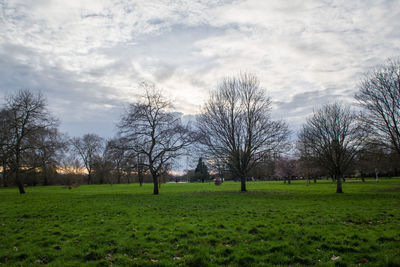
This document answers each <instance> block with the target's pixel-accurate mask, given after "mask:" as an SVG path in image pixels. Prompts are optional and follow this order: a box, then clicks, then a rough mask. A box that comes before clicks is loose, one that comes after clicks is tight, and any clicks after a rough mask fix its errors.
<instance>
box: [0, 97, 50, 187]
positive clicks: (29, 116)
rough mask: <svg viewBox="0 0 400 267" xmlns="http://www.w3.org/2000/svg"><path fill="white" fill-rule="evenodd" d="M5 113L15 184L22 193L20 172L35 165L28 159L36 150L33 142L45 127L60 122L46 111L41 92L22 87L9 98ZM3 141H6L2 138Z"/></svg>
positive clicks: (8, 149) (9, 161)
mask: <svg viewBox="0 0 400 267" xmlns="http://www.w3.org/2000/svg"><path fill="white" fill-rule="evenodd" d="M3 110H4V111H3V112H4V113H5V114H6V116H5V117H4V120H2V125H1V128H3V129H4V127H6V128H7V134H8V135H9V136H8V138H7V141H6V142H7V143H6V144H5V147H7V151H8V153H9V154H8V156H9V158H8V164H9V168H10V170H11V172H12V173H13V174H14V177H15V183H16V184H17V186H18V189H19V192H20V193H21V194H23V193H25V189H24V181H23V178H22V175H21V173H22V172H26V171H29V170H31V169H32V167H33V168H34V167H35V166H31V165H30V164H29V162H28V160H27V159H28V158H29V157H28V155H29V152H31V151H33V150H34V149H36V147H35V144H36V142H33V140H35V139H36V138H37V136H38V135H39V134H40V133H41V132H43V131H45V130H46V129H50V128H53V127H55V126H56V125H57V121H56V120H55V119H54V118H53V117H52V116H51V115H50V113H49V111H48V110H47V104H46V100H45V98H44V97H43V96H42V94H40V93H38V94H36V95H35V94H33V93H32V92H31V91H29V90H20V91H18V92H17V93H16V94H15V95H12V96H10V97H8V99H7V100H6V104H5V106H4V108H3ZM3 141H4V140H3Z"/></svg>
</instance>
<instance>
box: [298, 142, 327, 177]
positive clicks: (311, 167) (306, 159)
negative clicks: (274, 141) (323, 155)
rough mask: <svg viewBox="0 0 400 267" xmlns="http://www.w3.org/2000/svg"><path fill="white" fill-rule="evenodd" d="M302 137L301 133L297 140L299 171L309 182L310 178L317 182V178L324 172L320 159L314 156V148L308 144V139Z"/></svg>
mask: <svg viewBox="0 0 400 267" xmlns="http://www.w3.org/2000/svg"><path fill="white" fill-rule="evenodd" d="M301 138H304V136H301V135H299V139H298V141H297V142H296V154H297V157H298V160H297V172H298V174H299V175H300V176H303V177H304V178H305V179H307V184H308V183H309V180H310V179H313V180H314V183H317V178H318V177H320V176H322V174H323V173H322V171H321V168H320V166H319V164H318V163H319V162H318V159H317V158H315V157H314V154H313V150H312V148H311V147H310V146H308V144H307V142H306V140H303V139H301Z"/></svg>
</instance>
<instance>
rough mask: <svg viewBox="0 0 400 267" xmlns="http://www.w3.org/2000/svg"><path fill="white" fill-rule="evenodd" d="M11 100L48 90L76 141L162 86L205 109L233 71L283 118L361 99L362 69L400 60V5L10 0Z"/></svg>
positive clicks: (3, 65) (295, 122) (0, 41)
mask: <svg viewBox="0 0 400 267" xmlns="http://www.w3.org/2000/svg"><path fill="white" fill-rule="evenodd" d="M0 9H1V13H0V96H1V97H3V96H4V95H6V94H10V93H12V92H14V91H16V90H18V89H21V88H31V89H33V90H41V91H42V92H43V93H44V94H45V95H46V96H47V98H48V102H49V106H50V108H51V109H52V110H53V112H54V113H55V115H56V116H58V117H59V118H60V120H61V121H62V125H61V128H62V130H64V131H67V132H69V133H70V135H82V134H84V133H87V132H97V133H99V134H100V135H103V136H105V137H110V136H112V135H113V133H114V132H115V129H114V124H115V122H116V121H118V119H119V115H120V113H121V112H122V110H123V108H124V106H126V105H127V104H128V103H129V102H131V101H134V100H135V99H136V97H137V95H138V94H140V87H139V86H138V84H139V83H140V82H142V81H151V82H154V83H155V84H156V85H157V86H158V87H160V88H163V89H164V90H165V91H166V93H167V95H168V96H170V97H171V99H172V100H173V102H174V105H175V107H176V109H177V110H178V111H179V112H182V113H183V114H187V115H188V114H196V113H198V112H200V108H201V106H202V104H203V103H204V101H206V99H207V97H208V93H209V91H210V90H211V89H213V88H215V87H216V86H217V85H218V83H219V81H220V80H221V79H222V78H223V77H226V76H231V75H237V74H238V73H240V72H241V71H250V72H254V73H255V74H256V75H257V76H258V77H259V78H260V80H261V84H262V86H263V87H264V88H266V89H267V92H268V94H269V95H270V96H271V97H272V99H273V101H274V102H273V107H274V110H273V116H274V117H276V118H279V119H284V120H286V121H287V122H289V124H290V126H291V127H292V128H293V129H297V128H298V127H299V126H300V125H301V123H302V122H303V121H304V119H305V117H306V116H308V115H309V114H310V113H311V112H312V110H313V108H314V107H316V106H318V105H321V104H323V103H326V102H329V101H335V100H341V101H346V102H352V97H353V95H354V93H355V91H356V87H357V84H358V82H359V80H360V78H361V77H362V74H363V73H364V72H366V71H367V70H368V69H370V68H371V67H374V66H375V65H377V64H380V63H382V62H384V61H385V59H386V58H388V57H397V56H399V55H400V53H399V52H400V31H399V30H398V29H399V27H400V20H399V19H398V17H399V15H400V2H399V1H373V2H371V1H334V2H326V1H244V0H243V1H242V0H238V1H233V0H232V1H211V0H210V1H166V0H158V1H111V0H110V1H99V0H92V1H73V0H71V1H50V0H48V1H46V0H41V1H25V0H24V1H22V0H21V1H2V2H0Z"/></svg>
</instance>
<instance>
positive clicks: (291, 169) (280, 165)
mask: <svg viewBox="0 0 400 267" xmlns="http://www.w3.org/2000/svg"><path fill="white" fill-rule="evenodd" d="M296 163H297V162H296V160H294V159H290V158H287V157H280V158H279V159H278V160H277V161H276V163H275V175H277V176H278V177H282V178H283V181H284V183H285V184H286V181H287V182H288V184H290V182H291V178H292V177H293V176H294V175H295V173H296Z"/></svg>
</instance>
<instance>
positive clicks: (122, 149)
mask: <svg viewBox="0 0 400 267" xmlns="http://www.w3.org/2000/svg"><path fill="white" fill-rule="evenodd" d="M128 152H129V151H128V146H127V144H126V142H125V141H124V139H123V138H113V139H111V140H109V141H108V142H107V145H106V148H105V157H106V158H107V159H108V160H109V161H110V162H111V163H112V169H113V173H114V175H115V176H116V181H117V183H118V184H120V183H121V178H122V175H123V173H124V171H123V170H124V167H125V166H124V164H126V163H127V157H129V155H128V154H127V153H128Z"/></svg>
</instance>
